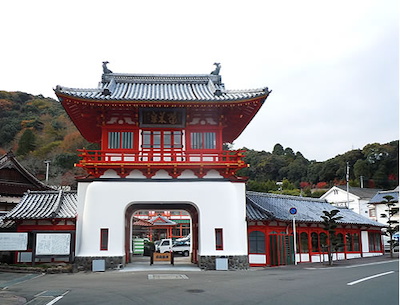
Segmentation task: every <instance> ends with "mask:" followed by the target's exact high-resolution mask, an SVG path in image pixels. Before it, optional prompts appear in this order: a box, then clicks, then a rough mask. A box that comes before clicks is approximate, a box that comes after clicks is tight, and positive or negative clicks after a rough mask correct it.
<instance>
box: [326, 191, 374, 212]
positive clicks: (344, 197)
mask: <svg viewBox="0 0 400 305" xmlns="http://www.w3.org/2000/svg"><path fill="white" fill-rule="evenodd" d="M378 191H380V190H379V189H370V188H359V187H352V186H350V187H349V193H347V187H346V185H338V186H334V187H332V188H331V189H329V190H328V191H327V192H326V193H325V194H324V195H322V196H321V199H325V200H326V201H328V202H329V203H331V204H333V205H334V206H337V207H347V208H348V209H350V210H352V211H354V212H356V213H357V214H360V215H363V216H364V217H369V218H370V219H373V218H371V217H370V215H369V207H368V203H369V201H370V200H371V198H372V197H374V195H375V194H376V193H377V192H378Z"/></svg>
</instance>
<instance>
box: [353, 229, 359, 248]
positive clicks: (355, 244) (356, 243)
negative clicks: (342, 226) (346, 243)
mask: <svg viewBox="0 0 400 305" xmlns="http://www.w3.org/2000/svg"><path fill="white" fill-rule="evenodd" d="M353 249H354V251H360V236H359V235H358V234H357V233H354V234H353Z"/></svg>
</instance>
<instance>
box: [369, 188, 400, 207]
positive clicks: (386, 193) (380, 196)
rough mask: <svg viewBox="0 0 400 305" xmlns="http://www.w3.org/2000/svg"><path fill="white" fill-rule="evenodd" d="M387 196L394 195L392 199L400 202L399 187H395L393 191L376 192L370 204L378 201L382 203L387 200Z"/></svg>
mask: <svg viewBox="0 0 400 305" xmlns="http://www.w3.org/2000/svg"><path fill="white" fill-rule="evenodd" d="M386 196H392V197H393V199H391V201H392V202H399V189H398V188H397V189H395V190H393V191H381V192H378V193H376V194H375V196H374V197H372V198H371V200H370V201H369V202H368V203H369V204H377V203H382V202H386V201H387V200H386V198H385V197H386Z"/></svg>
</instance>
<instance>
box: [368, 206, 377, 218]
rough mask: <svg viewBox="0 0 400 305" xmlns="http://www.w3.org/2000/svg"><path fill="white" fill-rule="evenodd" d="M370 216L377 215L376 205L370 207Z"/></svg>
mask: <svg viewBox="0 0 400 305" xmlns="http://www.w3.org/2000/svg"><path fill="white" fill-rule="evenodd" d="M369 217H376V209H375V207H373V208H371V209H369Z"/></svg>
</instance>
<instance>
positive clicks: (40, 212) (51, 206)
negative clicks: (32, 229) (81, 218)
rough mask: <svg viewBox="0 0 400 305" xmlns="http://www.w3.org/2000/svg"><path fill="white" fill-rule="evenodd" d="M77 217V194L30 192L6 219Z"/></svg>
mask: <svg viewBox="0 0 400 305" xmlns="http://www.w3.org/2000/svg"><path fill="white" fill-rule="evenodd" d="M76 215H77V194H76V192H65V191H36V192H34V191H28V192H27V193H25V194H24V196H23V197H22V199H21V201H20V202H19V203H18V204H17V205H16V206H15V207H14V209H12V210H11V211H10V212H9V213H8V214H7V215H6V216H5V219H8V220H17V219H66V218H75V217H76Z"/></svg>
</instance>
